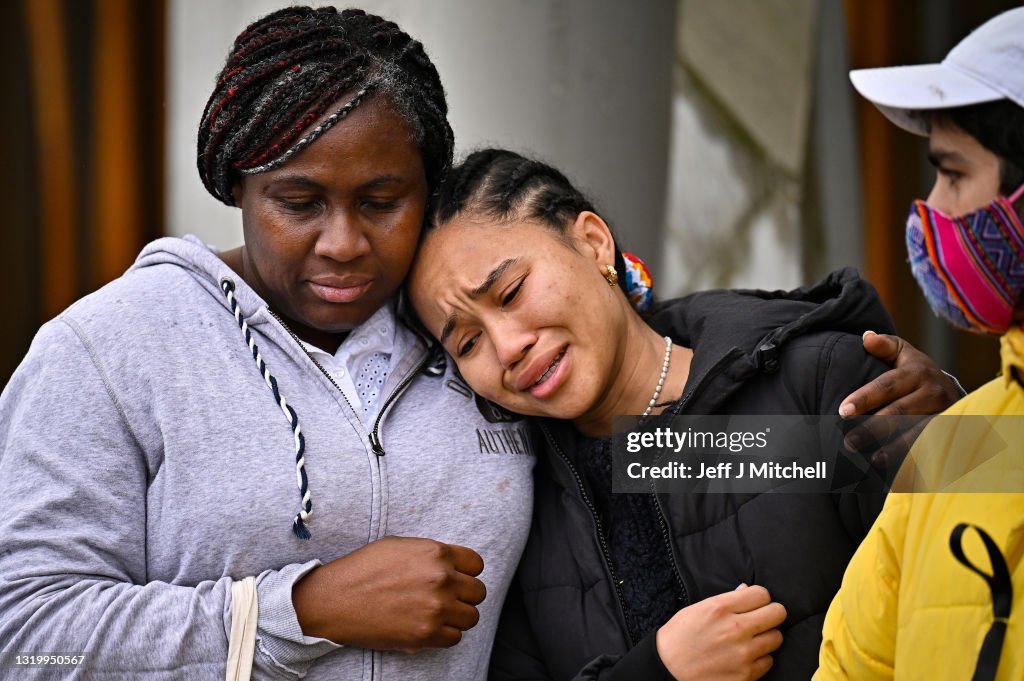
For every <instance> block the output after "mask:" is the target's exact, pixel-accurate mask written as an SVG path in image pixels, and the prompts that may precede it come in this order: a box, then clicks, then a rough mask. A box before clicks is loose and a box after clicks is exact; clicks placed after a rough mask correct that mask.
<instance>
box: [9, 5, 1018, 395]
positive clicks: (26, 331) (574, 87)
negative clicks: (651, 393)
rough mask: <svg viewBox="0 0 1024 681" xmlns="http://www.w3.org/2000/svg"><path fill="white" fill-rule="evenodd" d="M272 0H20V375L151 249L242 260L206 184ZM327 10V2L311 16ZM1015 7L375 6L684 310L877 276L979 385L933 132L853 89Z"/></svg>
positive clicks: (457, 93) (987, 360)
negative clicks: (932, 239)
mask: <svg viewBox="0 0 1024 681" xmlns="http://www.w3.org/2000/svg"><path fill="white" fill-rule="evenodd" d="M281 4H282V3H280V2H271V1H269V0H153V1H145V2H144V1H142V0H139V1H135V2H132V1H130V0H20V1H12V2H8V3H0V13H2V14H0V19H2V22H0V26H2V30H3V31H4V34H3V36H2V40H0V50H3V57H4V58H3V59H2V60H0V69H3V71H4V72H3V76H4V82H5V83H7V86H8V87H7V94H6V106H4V107H2V108H0V116H2V117H3V122H4V123H5V126H4V129H5V130H6V131H7V137H8V139H9V145H10V146H9V149H10V155H9V158H8V161H7V162H5V163H3V164H0V166H2V170H0V173H2V174H3V175H2V179H0V198H2V199H3V205H4V206H5V208H6V210H5V216H4V217H5V224H6V226H5V228H4V232H3V233H4V236H5V239H4V246H3V248H2V249H0V258H2V260H0V277H2V280H0V285H2V286H3V294H2V295H3V302H4V309H5V311H6V312H7V315H6V316H7V319H8V320H9V324H7V325H6V327H7V329H6V333H4V334H2V335H0V338H2V341H0V384H3V383H6V380H7V378H8V377H9V375H10V373H11V371H13V369H14V367H15V366H16V365H17V363H18V361H20V358H21V356H22V355H23V354H24V352H25V350H26V349H27V347H28V344H29V342H30V340H31V337H32V335H33V334H34V332H35V330H36V329H37V328H38V327H39V325H40V324H41V323H43V322H44V321H45V320H47V319H49V318H51V317H52V316H54V315H55V314H57V313H58V312H59V311H60V310H61V309H63V308H64V307H66V306H67V305H68V304H69V303H70V302H72V301H73V300H74V299H76V298H77V297H80V296H81V295H83V294H85V293H87V292H89V291H91V290H94V289H95V288H97V287H99V286H101V285H102V284H103V283H104V282H106V281H109V280H110V279H112V278H114V277H116V276H117V275H118V274H120V273H121V272H122V271H123V270H124V269H125V268H126V267H127V266H128V265H129V264H130V263H131V262H132V260H133V258H134V256H135V254H136V253H137V252H138V250H139V249H140V248H141V246H142V245H143V244H144V243H145V242H146V241H148V240H150V239H152V238H155V237H156V236H160V235H164V234H172V235H177V234H184V233H189V232H192V233H196V234H198V235H200V236H201V237H202V238H203V239H205V240H207V241H208V242H210V243H213V244H215V245H219V246H221V247H229V246H233V245H236V244H237V243H239V241H240V238H241V236H240V235H241V230H240V220H239V215H238V212H237V211H235V210H234V209H230V208H227V207H224V206H222V205H220V204H218V203H217V202H216V201H214V200H213V199H212V198H211V197H209V196H208V195H207V194H206V193H205V191H204V190H203V188H202V185H201V183H200V181H199V179H198V176H197V174H196V171H195V139H196V132H195V127H196V125H197V123H198V120H199V116H200V114H201V112H202V108H203V105H204V104H205V101H206V97H207V96H208V94H209V91H210V89H211V88H212V84H213V79H214V77H215V75H216V73H217V72H218V70H219V69H220V66H221V65H222V63H223V59H224V57H225V56H226V54H227V51H228V48H229V46H230V43H231V40H232V39H233V38H234V36H235V35H236V34H237V33H238V32H239V31H240V30H241V29H242V28H243V27H244V25H245V24H246V23H248V22H249V21H251V20H253V19H255V18H257V17H259V16H261V15H263V14H265V13H267V12H269V11H272V10H274V9H276V8H278V7H279V6H281ZM315 4H322V3H315ZM1017 4H1019V2H1016V1H1011V0H971V1H970V2H968V1H967V0H901V1H900V2H891V1H890V0H644V2H635V3H626V2H621V1H616V0H429V1H428V0H365V1H364V2H362V3H359V4H358V5H359V6H361V7H363V8H365V9H367V10H368V11H372V12H376V13H379V14H382V15H385V16H388V17H390V18H393V19H394V20H396V21H397V22H398V23H399V24H400V25H401V26H402V27H403V28H404V29H406V30H407V31H408V32H409V33H411V34H412V35H414V36H416V37H417V38H419V39H420V40H421V41H422V42H423V43H424V44H425V46H426V48H427V51H428V53H429V54H430V55H431V56H432V58H433V59H434V61H435V63H436V64H437V66H438V69H439V71H440V73H441V77H442V80H443V81H444V83H445V86H446V88H447V91H448V94H449V101H450V106H451V122H452V126H453V128H454V130H455V134H456V141H457V147H458V149H457V153H459V154H463V153H465V151H467V150H470V149H473V148H476V147H479V146H482V145H502V146H509V147H512V148H515V149H517V150H520V151H524V152H527V153H530V154H533V155H537V156H539V157H541V158H543V159H545V160H547V161H549V162H552V163H554V164H555V165H557V166H559V167H561V168H562V169H563V170H565V171H566V172H567V174H568V175H569V176H570V177H571V178H572V179H574V180H575V181H576V182H577V183H578V184H579V185H580V186H581V187H583V188H585V189H586V190H587V191H588V192H589V193H590V194H591V195H592V197H593V198H594V199H595V200H596V203H597V204H598V206H599V207H600V209H601V210H602V211H603V212H604V213H605V214H606V217H609V218H610V219H611V221H612V223H613V225H614V226H615V227H616V229H617V231H618V232H619V235H620V240H621V241H622V242H623V244H624V246H625V247H627V248H629V249H631V250H634V251H636V252H637V253H639V254H640V255H641V256H642V257H644V258H645V259H646V260H647V262H648V264H649V265H651V267H652V269H653V271H654V276H655V282H656V291H657V292H658V294H659V295H661V296H663V297H668V296H672V295H678V294H681V293H685V292H688V291H692V290H695V289H698V288H706V287H711V286H744V287H760V288H789V287H793V286H797V285H800V284H804V283H808V282H810V281H812V280H814V279H816V278H818V277H820V276H822V275H823V274H824V273H826V272H827V271H829V270H831V269H833V268H835V267H839V266H843V265H855V266H858V267H860V268H861V270H862V272H864V274H865V275H866V276H867V277H868V278H869V279H871V281H873V282H874V283H875V285H876V286H877V287H878V288H879V290H880V292H881V293H882V296H883V298H884V299H885V301H886V303H887V305H888V306H889V307H890V310H891V311H892V313H893V316H894V318H895V319H896V322H897V326H898V327H899V329H900V330H901V332H902V333H903V334H904V335H905V336H906V337H907V338H908V339H909V340H910V341H911V342H913V343H915V344H916V345H918V346H919V347H922V348H924V349H926V350H928V351H929V352H931V353H932V354H933V356H934V357H935V358H936V360H937V361H939V362H940V364H942V365H943V366H944V367H946V368H948V369H950V370H952V371H954V372H955V373H957V374H958V375H959V376H960V377H961V379H962V380H963V382H964V384H965V385H966V386H968V387H969V388H971V387H975V386H977V385H979V384H980V383H982V382H984V381H985V380H988V378H990V377H991V376H992V375H993V373H994V371H995V370H996V367H995V365H994V364H993V360H994V359H995V356H996V353H995V347H994V345H993V343H992V341H990V340H988V339H983V338H975V337H971V336H968V335H966V334H960V333H956V332H952V331H950V330H948V329H947V328H946V326H945V325H944V324H942V323H940V322H938V321H936V320H935V319H934V318H933V317H932V316H931V314H930V313H929V312H928V311H927V308H926V306H925V305H924V303H923V300H922V298H921V296H920V294H919V293H918V290H917V287H916V285H915V284H914V282H913V280H912V278H911V277H910V275H909V271H908V268H907V266H906V263H905V250H904V246H903V225H904V220H905V217H906V210H907V207H908V205H909V202H910V200H911V199H912V198H915V197H919V196H924V195H926V194H927V191H928V187H930V183H931V180H932V176H931V171H930V169H929V168H928V166H927V164H926V162H925V143H924V141H923V140H920V139H916V138H914V137H912V136H910V135H908V134H906V133H903V132H902V131H900V130H898V129H896V128H895V127H893V126H892V125H891V124H889V123H888V122H887V121H886V120H885V119H884V118H883V117H882V116H881V115H880V114H878V113H877V112H876V111H875V110H874V108H873V107H871V106H870V105H868V104H866V103H865V102H863V101H861V100H860V99H859V98H858V97H856V96H855V94H854V93H853V91H852V89H851V88H850V86H849V80H848V79H847V76H846V73H847V71H848V70H849V69H850V68H858V67H868V66H882V65H890V64H899V63H916V62H925V61H936V60H938V59H940V58H941V57H942V55H944V54H945V52H946V51H948V49H949V48H950V47H952V45H954V44H955V43H956V42H957V41H958V40H959V39H960V38H962V37H963V36H964V35H965V34H966V33H967V32H968V31H969V30H970V29H971V28H972V27H974V26H977V25H978V24H980V23H982V22H983V21H984V20H985V19H987V18H988V17H990V16H992V15H994V14H996V13H998V12H999V11H1002V10H1004V9H1008V8H1010V7H1012V6H1015V5H1017Z"/></svg>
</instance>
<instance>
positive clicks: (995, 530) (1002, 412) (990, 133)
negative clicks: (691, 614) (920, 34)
mask: <svg viewBox="0 0 1024 681" xmlns="http://www.w3.org/2000/svg"><path fill="white" fill-rule="evenodd" d="M850 78H851V80H852V81H853V84H854V87H856V88H857V90H858V91H859V92H860V93H861V94H862V95H863V96H864V97H866V98H867V99H869V100H870V101H871V102H872V103H874V104H875V105H876V106H877V107H878V108H879V109H880V110H881V111H882V113H884V114H885V115H886V116H887V117H888V118H889V119H890V120H891V121H893V122H894V123H896V124H897V125H899V126H900V127H902V128H905V129H907V130H909V131H910V132H913V133H917V134H920V135H926V136H928V138H929V158H930V160H931V162H932V164H933V165H934V166H935V168H936V171H937V176H936V179H935V185H934V187H933V188H932V191H931V194H930V195H929V196H928V198H927V200H925V201H915V202H914V205H913V207H912V209H911V212H910V217H909V219H908V222H907V248H908V253H909V256H910V265H911V269H912V270H913V273H914V277H915V279H916V280H917V281H918V283H919V285H920V286H921V289H922V291H923V292H924V294H925V297H926V298H927V299H928V302H929V304H930V306H931V307H932V309H933V310H934V311H935V312H936V313H937V314H938V315H940V316H941V317H944V318H945V319H947V320H948V321H950V322H951V323H953V324H954V325H956V326H958V327H961V328H964V329H968V330H971V331H975V332H979V333H984V334H989V335H998V336H1000V338H1001V358H1002V374H1001V375H1000V376H999V377H997V378H996V379H995V380H993V381H991V382H989V383H987V384H986V385H984V386H982V387H981V388H979V389H978V390H976V391H974V392H973V393H971V394H970V395H968V396H967V397H965V398H963V399H962V400H960V401H959V402H958V403H956V404H955V405H953V407H951V408H950V409H949V410H947V412H946V415H950V416H955V417H957V418H946V417H939V418H938V419H936V420H934V421H933V422H932V423H931V424H930V425H929V427H928V428H927V429H926V430H925V433H924V434H923V435H922V437H921V439H920V440H919V441H918V442H917V443H916V444H915V446H914V449H913V450H912V452H911V455H910V457H911V458H910V459H909V461H908V463H914V464H915V465H916V466H917V468H916V469H915V470H914V473H915V475H916V476H917V477H916V479H917V480H925V481H928V482H932V483H933V484H932V485H931V486H930V487H928V490H929V491H934V490H937V489H942V490H958V491H971V492H988V493H973V494H970V493H959V494H932V493H918V494H899V493H893V494H890V495H889V497H888V498H887V500H886V505H885V508H884V510H883V511H882V514H881V515H880V516H879V517H878V520H877V521H876V522H875V525H874V526H873V528H872V529H871V532H870V533H869V534H868V536H867V538H866V539H865V540H864V542H863V543H862V544H861V546H860V548H859V549H858V550H857V553H856V554H855V555H854V557H853V560H852V561H851V562H850V565H849V567H848V569H847V571H846V574H845V576H844V578H843V585H842V588H841V589H840V591H839V593H838V594H837V595H836V597H835V599H834V600H833V602H832V605H831V607H830V609H829V611H828V615H827V616H826V619H825V625H824V631H823V642H822V646H821V651H820V656H819V663H820V668H819V669H818V671H817V673H816V674H815V677H814V678H815V679H816V680H817V681H823V680H825V679H847V678H849V679H858V680H867V679H909V678H914V679H919V678H939V679H972V680H973V681H992V680H1007V681H1008V680H1010V679H1022V678H1024V559H1022V557H1024V493H1022V492H1024V482H1022V481H1024V434H1022V433H1024V426H1022V424H1024V419H1022V418H1021V416H1022V415H1024V222H1022V213H1024V200H1022V199H1021V197H1022V195H1024V8H1019V9H1014V10H1010V11H1008V12H1005V13H1003V14H1000V15H999V16H997V17H995V18H993V19H991V20H990V21H988V22H987V23H986V24H984V25H983V26H981V27H980V28H978V29H977V30H975V31H974V32H973V33H971V34H970V35H969V36H968V37H967V38H965V39H964V40H963V41H962V42H961V43H960V44H959V45H957V46H956V47H955V48H954V49H953V50H952V51H951V52H950V53H949V55H948V56H947V57H946V58H945V59H944V60H943V61H942V62H941V63H940V64H929V65H922V66H904V67H894V68H882V69H867V70H861V71H854V72H852V73H851V74H850ZM971 415H984V416H985V420H984V421H985V423H986V424H987V425H986V426H985V428H984V429H983V428H980V427H979V426H978V421H979V420H978V419H973V420H972V419H970V418H960V417H965V416H971ZM918 453H920V455H921V456H920V457H918V456H917V454H918ZM965 455H966V456H965ZM958 458H959V460H961V461H963V460H964V459H965V458H966V459H970V460H971V463H970V465H971V466H972V468H971V469H969V470H967V472H966V474H961V475H959V476H958V477H956V478H955V479H954V478H950V477H947V478H946V480H952V483H951V484H950V485H948V486H940V485H936V484H934V483H935V481H936V480H937V478H935V477H929V475H928V473H929V471H928V467H929V463H928V462H941V464H942V465H943V466H946V468H945V469H943V470H944V471H948V470H949V466H950V465H951V464H952V462H955V461H957V460H958ZM907 466H908V464H907V463H905V464H904V469H903V470H901V475H903V474H904V473H906V472H907V470H908V469H907ZM922 473H923V474H922ZM960 473H963V470H960ZM993 492H1003V493H998V494H996V493H993Z"/></svg>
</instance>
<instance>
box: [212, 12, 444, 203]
mask: <svg viewBox="0 0 1024 681" xmlns="http://www.w3.org/2000/svg"><path fill="white" fill-rule="evenodd" d="M370 97H384V98H386V99H387V101H388V102H389V103H390V104H391V106H392V107H393V108H394V110H395V112H396V113H398V114H399V115H400V116H402V118H403V119H404V120H405V121H406V123H407V124H408V126H409V130H410V132H411V134H412V136H413V139H414V141H415V142H416V143H417V144H418V145H419V148H420V153H421V155H422V158H423V167H424V170H425V172H426V178H427V189H428V195H431V196H432V195H433V193H434V190H436V188H437V185H438V183H439V182H440V181H441V178H442V177H443V176H444V174H445V172H446V171H447V170H448V168H449V167H450V166H451V162H452V149H453V146H454V140H453V136H452V129H451V126H450V125H449V124H448V105H447V103H446V101H445V95H444V88H443V87H442V85H441V79H440V77H439V76H438V74H437V69H436V68H435V67H434V64H433V63H432V62H431V61H430V58H429V57H428V56H427V54H426V52H425V51H424V49H423V45H422V44H421V43H420V42H419V41H417V40H414V39H412V38H411V37H410V36H409V35H408V34H407V33H405V32H403V31H402V30H401V29H400V28H399V27H398V25H397V24H395V23H394V22H392V21H387V20H385V19H382V18H381V17H378V16H375V15H372V14H367V13H365V12H363V11H362V10H358V9H347V10H344V11H342V12H339V11H338V10H337V9H335V8H333V7H322V8H317V9H313V8H310V7H288V8H285V9H282V10H278V11H277V12H274V13H272V14H269V15H267V16H265V17H263V18H262V19H260V20H258V21H256V22H254V23H252V24H250V25H249V26H248V27H246V29H245V30H244V31H242V33H241V34H239V36H238V37H237V38H236V39H235V43H234V45H233V46H232V49H231V53H230V54H229V55H228V58H227V62H226V63H225V64H224V68H223V70H222V71H221V73H220V75H219V76H218V77H217V82H216V85H215V87H214V90H213V93H212V94H211V95H210V98H209V100H208V101H207V102H206V109H205V110H204V111H203V117H202V120H201V122H200V124H199V144H198V166H199V176H200V177H201V178H202V180H203V185H204V186H205V187H206V189H207V191H209V192H210V193H211V194H212V195H213V196H214V197H215V198H216V199H218V200H219V201H221V202H223V203H225V204H227V205H229V206H232V205H234V199H233V197H232V193H231V191H232V188H233V187H234V186H235V184H237V183H238V181H239V180H240V179H241V177H242V175H245V174H252V173H259V172H265V171H268V170H271V169H273V168H275V167H277V166H280V165H281V164H283V163H285V162H286V161H287V160H288V159H289V158H291V157H292V156H293V155H295V154H296V153H298V152H300V151H301V150H302V149H304V148H305V147H306V146H308V145H309V144H311V143H312V142H313V141H315V140H316V139H317V138H318V137H319V136H320V135H321V134H323V133H324V132H326V131H327V130H328V129H329V128H330V127H331V126H332V125H334V124H335V123H337V122H338V121H340V120H342V119H344V117H345V116H346V115H348V113H349V112H351V111H352V110H353V109H355V108H356V107H357V106H359V105H360V104H361V103H362V102H364V101H366V100H367V99H369V98H370ZM328 114H330V115H329V116H328ZM325 116H327V117H326V118H324V117H325ZM321 119H323V120H322V121H321ZM318 121H321V122H319V123H318ZM428 209H429V207H428Z"/></svg>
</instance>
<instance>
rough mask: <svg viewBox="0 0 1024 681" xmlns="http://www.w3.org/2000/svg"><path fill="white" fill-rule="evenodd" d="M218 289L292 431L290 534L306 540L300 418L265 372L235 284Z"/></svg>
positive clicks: (307, 500)
mask: <svg viewBox="0 0 1024 681" xmlns="http://www.w3.org/2000/svg"><path fill="white" fill-rule="evenodd" d="M220 287H221V290H223V291H224V295H225V296H227V299H228V304H229V305H230V306H231V313H232V314H234V315H235V321H236V322H238V328H239V329H241V330H242V336H243V337H244V338H245V344H246V345H248V346H249V350H250V351H251V352H252V358H253V359H254V360H256V366H257V367H258V368H259V370H260V375H261V376H263V380H264V382H266V384H267V386H268V387H269V388H270V390H271V392H273V393H274V399H275V400H276V401H277V404H278V406H279V407H281V411H282V412H283V413H284V416H285V418H286V419H288V425H290V426H291V427H292V435H293V436H294V438H295V482H296V484H297V485H298V487H299V495H300V496H301V499H302V501H301V503H300V506H299V512H298V513H297V514H296V515H295V520H294V522H292V532H293V533H294V534H295V536H296V537H298V538H299V539H309V538H310V536H311V535H310V533H309V529H308V528H307V527H306V523H307V522H308V521H309V517H310V516H311V515H312V513H313V502H312V501H311V499H312V497H311V495H310V493H309V480H308V479H307V478H306V458H305V451H306V439H305V438H304V437H303V435H302V428H301V427H300V426H299V416H298V414H296V413H295V410H294V409H292V407H291V405H289V404H288V402H287V401H286V400H285V399H284V396H283V395H281V391H280V390H279V389H278V387H277V379H276V378H274V376H273V374H271V373H270V370H269V369H268V368H267V363H266V362H264V361H263V357H262V355H260V350H259V348H258V347H256V341H255V340H254V339H253V337H252V333H251V332H250V331H249V325H248V324H247V323H246V321H245V319H243V318H242V311H241V309H240V308H239V306H238V301H237V300H236V299H235V293H234V291H235V282H233V281H231V279H228V278H227V277H224V278H223V279H221V280H220Z"/></svg>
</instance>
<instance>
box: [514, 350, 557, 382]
mask: <svg viewBox="0 0 1024 681" xmlns="http://www.w3.org/2000/svg"><path fill="white" fill-rule="evenodd" d="M566 350H568V346H562V347H558V348H553V349H552V350H550V351H548V352H546V353H544V354H543V355H539V356H537V357H536V358H535V359H534V360H533V361H532V362H531V363H530V364H529V365H528V366H527V367H526V369H525V370H524V371H523V372H522V373H521V374H519V377H518V378H517V379H516V383H515V386H516V390H523V391H525V390H531V389H533V388H535V387H537V386H538V385H541V384H543V383H544V381H547V380H548V379H550V378H551V376H552V375H554V373H555V371H556V370H557V369H558V367H559V365H560V364H561V362H562V359H563V358H564V357H565V353H566Z"/></svg>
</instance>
